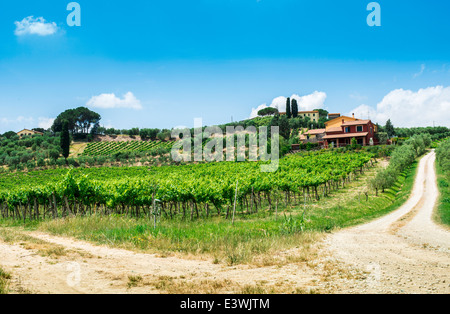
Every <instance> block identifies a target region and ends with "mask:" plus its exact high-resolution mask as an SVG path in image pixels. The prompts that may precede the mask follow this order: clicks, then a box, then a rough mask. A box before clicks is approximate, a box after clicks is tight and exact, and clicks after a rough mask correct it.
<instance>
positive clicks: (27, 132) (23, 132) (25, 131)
mask: <svg viewBox="0 0 450 314" xmlns="http://www.w3.org/2000/svg"><path fill="white" fill-rule="evenodd" d="M35 134H37V135H44V133H42V132H38V131H33V130H28V129H23V130H22V131H20V132H17V135H18V136H19V137H22V136H25V135H35Z"/></svg>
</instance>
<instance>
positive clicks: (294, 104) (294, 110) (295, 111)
mask: <svg viewBox="0 0 450 314" xmlns="http://www.w3.org/2000/svg"><path fill="white" fill-rule="evenodd" d="M292 117H293V118H297V117H298V104H297V100H296V99H292Z"/></svg>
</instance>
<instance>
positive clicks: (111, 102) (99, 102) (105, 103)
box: [86, 92, 142, 110]
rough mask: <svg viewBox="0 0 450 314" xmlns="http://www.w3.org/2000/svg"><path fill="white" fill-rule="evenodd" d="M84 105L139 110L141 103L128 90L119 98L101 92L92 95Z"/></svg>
mask: <svg viewBox="0 0 450 314" xmlns="http://www.w3.org/2000/svg"><path fill="white" fill-rule="evenodd" d="M86 105H87V106H88V107H91V108H101V109H112V108H129V109H135V110H140V109H142V104H141V101H140V100H139V99H137V98H136V97H135V96H134V95H133V93H132V92H128V93H126V94H125V95H124V96H123V99H120V98H119V97H117V96H116V95H115V94H101V95H98V96H93V97H92V98H91V99H90V100H89V101H88V102H87V103H86Z"/></svg>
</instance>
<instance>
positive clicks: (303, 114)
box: [280, 110, 319, 123]
mask: <svg viewBox="0 0 450 314" xmlns="http://www.w3.org/2000/svg"><path fill="white" fill-rule="evenodd" d="M285 114H286V112H280V115H285ZM298 117H300V118H303V119H304V118H309V119H310V120H311V121H313V122H316V123H317V122H319V111H315V110H314V111H299V112H298Z"/></svg>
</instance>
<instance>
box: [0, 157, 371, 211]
mask: <svg viewBox="0 0 450 314" xmlns="http://www.w3.org/2000/svg"><path fill="white" fill-rule="evenodd" d="M372 157H373V156H372V155H371V154H369V153H366V152H359V153H356V152H347V153H336V152H317V153H305V154H298V155H291V156H288V157H285V158H283V159H281V161H280V165H279V168H278V170H277V171H276V172H273V173H266V172H261V166H262V165H263V164H264V162H243V163H234V162H231V163H229V162H222V163H202V164H190V165H182V166H168V167H153V168H150V169H146V168H127V169H114V168H101V169H91V170H80V169H78V170H77V169H71V170H70V171H68V172H67V171H66V173H64V172H63V171H64V170H60V171H54V172H49V173H47V172H45V171H44V172H35V173H30V174H28V175H27V176H26V177H28V178H19V180H20V181H21V184H20V185H16V184H11V185H9V184H8V180H12V181H11V182H14V183H17V181H15V180H16V178H17V176H15V175H3V176H2V190H1V191H0V202H1V203H2V204H3V209H2V215H3V216H4V217H9V216H13V217H16V218H19V219H23V220H26V217H29V218H31V219H33V218H38V217H39V216H40V214H41V212H42V214H44V215H46V214H47V215H48V214H49V213H51V214H52V215H53V217H55V218H57V217H60V216H63V217H64V216H68V215H71V214H81V215H86V214H87V213H89V214H91V213H92V212H97V211H99V210H102V211H104V212H108V213H110V214H112V213H114V214H129V215H130V216H137V217H140V216H141V215H147V216H149V215H164V216H167V217H171V218H173V216H176V215H180V214H181V215H182V217H183V218H186V216H187V215H189V216H190V219H193V217H194V215H195V216H196V218H199V217H200V216H203V217H209V216H210V215H211V214H213V212H217V215H219V216H220V215H223V214H225V215H226V217H227V218H228V217H229V216H230V214H231V207H232V206H233V214H234V212H235V211H236V207H237V206H238V207H239V208H240V209H241V211H243V210H244V209H245V210H246V211H247V212H255V211H258V208H261V202H262V201H263V200H264V201H265V202H267V203H268V205H269V209H270V210H272V209H274V208H275V209H276V208H277V207H278V204H279V202H284V203H285V205H287V204H288V203H290V202H291V201H295V200H296V198H308V199H312V198H314V199H319V198H320V197H321V196H326V195H328V193H329V192H330V191H332V190H335V189H337V188H339V186H341V185H342V186H344V185H345V182H346V181H347V180H349V178H350V176H351V175H353V176H356V174H357V173H358V172H359V173H362V171H363V167H364V166H365V165H366V164H367V163H368V162H369V161H371V159H372ZM51 174H57V178H58V179H57V180H56V181H53V182H51V181H52V175H51ZM61 174H63V175H61ZM19 177H20V175H19ZM29 178H31V180H29ZM53 179H54V177H53ZM27 182H28V183H27ZM283 199H284V200H283ZM213 209H214V210H213Z"/></svg>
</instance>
